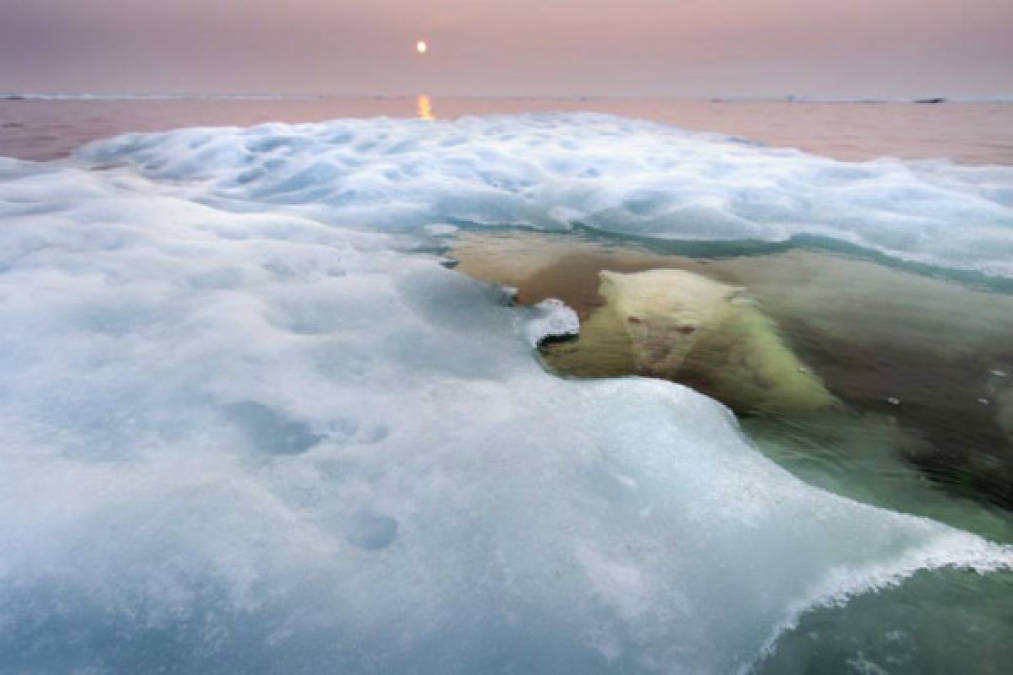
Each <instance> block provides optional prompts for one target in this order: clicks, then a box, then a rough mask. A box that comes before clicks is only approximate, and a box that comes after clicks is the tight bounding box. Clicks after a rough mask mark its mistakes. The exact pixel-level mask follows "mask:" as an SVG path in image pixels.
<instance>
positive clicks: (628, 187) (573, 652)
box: [0, 96, 1013, 673]
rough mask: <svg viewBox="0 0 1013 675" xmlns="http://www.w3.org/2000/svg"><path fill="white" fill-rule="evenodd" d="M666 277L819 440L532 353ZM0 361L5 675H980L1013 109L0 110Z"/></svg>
mask: <svg viewBox="0 0 1013 675" xmlns="http://www.w3.org/2000/svg"><path fill="white" fill-rule="evenodd" d="M659 268H661V269H670V270H681V271H682V272H692V273H693V274H696V275H700V276H702V277H706V278H709V279H712V280H715V281H720V282H722V283H725V284H731V285H734V286H735V287H736V288H742V289H748V293H749V295H748V302H749V303H750V305H751V306H755V307H756V308H758V309H757V311H762V312H763V313H764V316H766V317H768V318H767V319H765V320H764V321H768V322H769V325H771V326H776V327H777V333H778V335H779V339H782V340H783V341H784V344H785V345H786V346H787V348H788V349H791V350H792V351H793V352H794V353H795V354H797V355H798V357H799V358H800V359H802V361H804V362H805V364H806V367H807V368H806V370H807V371H809V370H811V371H812V373H813V376H814V377H818V378H820V380H821V382H823V383H824V384H825V385H826V387H827V390H828V392H829V395H831V396H832V397H833V398H834V401H835V405H834V406H833V407H832V409H828V410H825V411H820V412H819V413H818V414H809V413H807V414H792V413H785V412H783V411H782V412H779V413H777V414H765V413H764V412H763V411H759V410H753V409H750V408H749V406H748V405H743V404H741V402H740V400H739V399H738V398H736V396H735V395H734V392H733V395H731V396H728V395H727V387H728V384H727V383H725V385H724V386H725V387H726V389H724V390H720V389H712V388H709V385H708V382H707V381H706V379H705V378H704V379H701V378H700V377H698V375H699V373H695V372H694V373H686V374H684V375H685V376H684V377H683V376H677V377H673V378H672V379H673V380H674V381H668V380H664V379H658V378H655V377H646V376H644V375H645V373H642V372H638V371H637V370H636V369H631V368H629V367H628V366H622V365H616V364H619V363H620V362H621V359H618V358H617V359H615V360H614V361H613V360H610V359H609V358H604V359H602V358H596V359H592V360H591V362H588V360H587V359H583V360H581V359H580V358H571V359H570V361H567V363H575V364H576V365H568V366H565V367H563V366H560V363H562V361H560V360H559V354H558V353H554V352H553V349H557V350H558V349H564V350H571V351H572V350H575V349H576V350H579V349H580V348H581V347H580V345H581V342H580V341H581V339H584V338H583V337H577V338H576V340H573V339H570V340H569V341H567V342H561V343H555V346H552V345H548V344H542V343H541V338H543V337H559V336H562V335H563V334H569V333H572V332H573V331H574V329H576V328H577V327H578V326H577V324H578V322H579V323H580V325H581V326H584V325H590V323H588V322H589V320H590V319H591V318H592V317H593V316H594V313H595V312H596V311H600V310H601V307H602V298H601V297H600V296H599V294H598V292H597V290H598V273H599V272H600V271H602V270H612V271H618V272H628V273H634V272H640V271H644V270H655V269H659ZM744 297H745V296H744ZM764 325H768V323H765V324H764ZM0 327H2V331H0V673H70V672H76V673H128V672H129V673H133V672H168V673H235V672H250V673H257V672H260V673H611V672H623V673H749V672H758V673H808V672H820V673H881V672H888V673H926V672H967V673H999V672H1004V671H1005V669H1006V668H1007V667H1008V665H1004V664H1009V663H1010V662H1011V661H1013V516H1011V513H1013V104H1008V103H1001V102H945V103H941V104H916V103H911V102H811V101H809V102H805V101H802V102H798V101H796V102H786V101H693V100H634V99H590V100H572V99H568V100H564V99H556V100H545V99H541V100H537V99H475V98H469V99H444V100H441V99H438V98H436V99H428V98H422V97H418V98H415V97H401V98H399V97H393V98H370V99H341V98H305V99H278V98H270V97H257V98H207V97H205V98H186V97H178V98H170V99H152V98H137V97H133V98H123V97H112V98H108V97H107V98H99V99H95V98H85V99H82V98H69V99H67V98H62V99H61V98H55V99H54V97H46V96H33V97H27V98H19V99H17V100H0ZM578 356H579V355H578ZM705 358H712V359H717V358H720V357H719V356H714V355H705ZM554 359H556V360H554ZM747 361H748V359H745V360H744V367H746V368H748V367H749V363H748V362H747ZM745 384H746V383H745V382H744V383H743V386H745ZM731 387H732V389H733V390H734V389H735V388H736V385H735V383H734V382H732V384H731ZM708 394H709V395H708ZM712 396H713V397H714V398H712ZM717 399H721V400H717ZM722 400H723V401H724V403H722V402H721V401H722ZM725 403H727V406H726V405H725Z"/></svg>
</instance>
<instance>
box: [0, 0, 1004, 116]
mask: <svg viewBox="0 0 1013 675" xmlns="http://www.w3.org/2000/svg"><path fill="white" fill-rule="evenodd" d="M418 39H425V40H427V41H428V43H429V51H428V53H427V54H425V55H424V56H420V55H419V54H417V53H416V51H415V42H416V40H418ZM0 91H8V92H97V93H120V92H137V93H184V92H203V93H281V94H339V95H373V94H386V95H392V94H413V93H418V92H426V93H429V94H432V95H491V96H501V95H529V96H582V95H584V96H783V95H789V94H794V95H799V96H817V97H820V96H822V97H838V96H840V97H850V96H886V97H894V96H895V97H905V96H908V97H918V96H935V95H943V96H991V95H1011V94H1013V2H1011V0H834V1H831V0H808V1H805V0H613V1H606V0H583V1H582V0H360V1H352V0H164V1H158V2H156V1H154V0H0Z"/></svg>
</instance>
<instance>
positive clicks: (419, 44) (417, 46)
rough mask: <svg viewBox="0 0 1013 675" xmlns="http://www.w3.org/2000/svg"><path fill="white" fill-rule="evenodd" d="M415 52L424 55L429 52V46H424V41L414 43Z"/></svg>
mask: <svg viewBox="0 0 1013 675" xmlns="http://www.w3.org/2000/svg"><path fill="white" fill-rule="evenodd" d="M415 51H417V52H418V53H419V54H425V53H426V52H427V51H429V45H427V44H426V41H425V40H419V41H418V42H416V43H415Z"/></svg>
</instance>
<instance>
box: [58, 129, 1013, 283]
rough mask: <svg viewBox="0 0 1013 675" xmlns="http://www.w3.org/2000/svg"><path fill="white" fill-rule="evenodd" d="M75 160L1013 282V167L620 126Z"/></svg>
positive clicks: (296, 136)
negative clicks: (824, 249)
mask: <svg viewBox="0 0 1013 675" xmlns="http://www.w3.org/2000/svg"><path fill="white" fill-rule="evenodd" d="M78 157H79V158H80V159H82V160H85V161H89V162H98V163H102V164H110V163H119V162H129V163H132V164H133V165H134V166H136V167H137V169H138V170H139V171H140V172H141V173H142V174H143V175H145V176H147V177H149V178H152V179H156V180H159V181H172V182H174V183H176V184H178V185H180V186H181V188H183V189H184V190H183V194H184V195H186V196H188V197H191V198H195V199H199V200H201V201H202V202H204V203H208V204H213V205H215V206H217V207H219V208H225V209H229V210H235V211H246V210H251V209H254V210H255V209H260V208H262V207H263V205H264V204H272V205H275V206H277V207H283V208H285V209H286V210H288V211H290V212H293V213H299V214H302V215H305V216H308V217H311V218H313V219H316V220H320V221H322V222H327V223H331V224H341V225H349V226H357V227H367V228H371V229H375V228H381V229H387V230H406V229H407V230H411V229H416V228H420V227H425V226H428V225H431V224H434V223H440V224H452V225H461V224H470V225H484V226H500V225H513V226H525V227H532V228H541V229H550V230H566V229H569V228H572V227H573V226H575V225H578V224H580V225H585V226H587V227H592V228H596V229H599V230H603V231H608V232H614V233H620V234H627V235H634V236H638V237H650V238H658V239H691V240H721V241H725V240H738V241H784V240H787V239H790V238H791V237H796V236H802V235H806V236H810V237H813V236H815V237H821V238H825V239H828V240H836V241H839V242H843V243H845V244H848V245H854V246H859V247H862V248H864V249H867V250H870V251H876V252H880V253H883V254H886V255H888V256H891V257H894V258H896V259H900V260H906V261H915V262H921V263H926V264H930V265H934V266H938V267H942V268H949V269H958V270H974V271H978V272H982V273H985V274H989V275H996V276H1005V277H1013V167H1001V166H982V167H974V166H960V165H956V164H953V163H950V162H948V161H944V160H933V161H901V160H894V159H879V160H875V161H869V162H859V163H854V162H842V161H836V160H832V159H826V158H822V157H817V156H813V155H808V154H805V153H803V152H800V151H796V150H789V149H783V148H766V147H760V146H757V145H755V144H751V143H747V142H743V141H740V140H737V139H733V138H728V137H723V136H718V135H715V134H693V133H687V132H684V131H681V130H679V129H676V128H674V127H670V126H664V125H659V124H654V123H650V122H643V121H636V120H630V119H625V118H620V117H612V116H608V115H598V114H590V113H580V114H540V115H520V116H490V117H465V118H462V119H460V120H457V121H438V122H429V121H426V120H394V119H370V120H335V121H333V122H326V123H321V124H299V125H286V124H266V125H261V126H257V127H252V128H245V129H239V128H226V129H185V130H179V131H173V132H168V133H159V134H128V135H125V136H120V137H118V138H114V139H110V140H105V141H100V142H97V143H94V144H92V145H89V146H87V147H85V148H84V149H82V150H81V151H80V152H79V153H78Z"/></svg>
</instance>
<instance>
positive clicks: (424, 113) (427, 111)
mask: <svg viewBox="0 0 1013 675" xmlns="http://www.w3.org/2000/svg"><path fill="white" fill-rule="evenodd" d="M415 106H416V108H418V114H419V119H423V120H434V119H436V118H435V117H434V116H433V103H432V101H430V100H429V97H428V96H426V95H425V94H419V95H418V97H417V98H416V99H415Z"/></svg>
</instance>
